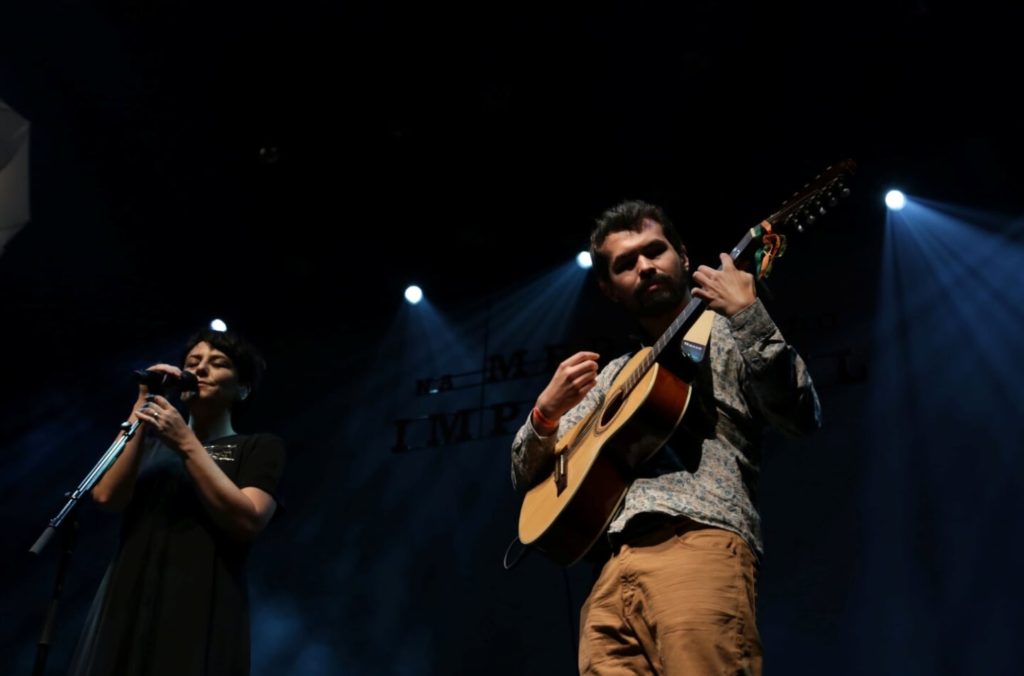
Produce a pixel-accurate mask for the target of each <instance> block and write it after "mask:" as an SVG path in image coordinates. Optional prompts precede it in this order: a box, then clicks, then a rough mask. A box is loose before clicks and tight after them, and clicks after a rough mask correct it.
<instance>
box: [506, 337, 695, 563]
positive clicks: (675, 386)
mask: <svg viewBox="0 0 1024 676" xmlns="http://www.w3.org/2000/svg"><path fill="white" fill-rule="evenodd" d="M650 351H651V350H650V348H644V349H643V350H641V351H639V352H638V353H637V354H635V355H633V357H632V358H631V359H630V360H629V361H628V362H627V363H626V365H625V366H623V368H622V370H621V371H619V373H618V375H617V376H616V378H615V380H614V381H613V382H612V384H611V387H610V388H609V390H608V393H607V394H606V395H605V398H604V402H603V403H602V405H601V406H600V407H598V408H597V409H596V410H595V411H593V412H592V413H591V414H590V415H588V416H586V417H584V418H583V419H582V420H581V421H580V422H579V423H577V424H576V425H575V426H574V427H573V428H572V429H570V430H569V431H568V432H567V433H566V434H565V435H564V436H563V437H562V438H561V439H559V440H558V443H557V444H556V445H555V458H556V462H555V469H554V470H553V471H552V475H551V476H550V477H548V478H546V479H544V480H543V481H541V483H539V484H538V485H536V486H534V487H533V488H532V489H530V491H529V492H528V493H527V494H526V496H525V497H524V499H523V505H522V509H521V510H520V513H519V540H520V541H521V542H522V543H523V544H524V545H533V546H534V547H537V548H538V549H540V550H541V551H543V552H544V553H545V554H547V555H548V556H549V557H550V558H551V559H552V560H553V561H555V562H556V563H559V564H561V565H570V564H573V563H576V562H577V561H579V560H580V559H581V558H583V556H584V555H585V554H586V553H587V552H588V551H590V549H591V547H593V546H594V544H595V543H596V542H597V540H598V538H600V537H601V535H602V534H603V533H604V532H605V530H606V529H607V528H608V524H609V523H611V520H612V517H613V516H614V515H615V511H616V510H617V509H618V507H619V504H620V503H621V502H622V499H623V498H624V497H625V495H626V490H627V489H628V488H629V484H630V482H631V481H632V474H633V470H634V469H635V468H636V467H637V466H639V465H640V464H642V463H643V462H644V461H645V460H647V459H648V458H650V457H651V456H652V455H654V454H655V453H656V452H657V451H658V449H660V448H661V447H662V445H664V443H665V442H666V441H667V440H668V438H669V437H670V436H671V435H672V433H673V432H674V431H675V429H676V427H678V425H679V422H680V421H681V420H682V419H683V416H684V415H685V413H686V408H687V406H688V405H689V403H690V395H691V391H690V386H689V385H687V384H686V383H684V382H683V381H682V380H680V379H679V378H677V377H676V376H675V375H674V374H673V373H671V372H669V371H668V370H666V369H664V368H661V366H660V365H659V364H657V363H655V364H654V365H652V366H649V367H648V366H645V360H646V359H648V358H649V354H650ZM643 368H646V373H644V374H643V375H642V377H640V378H639V380H638V381H637V384H636V385H635V386H634V387H633V388H632V389H631V390H629V389H628V388H627V387H626V384H627V381H628V380H629V379H630V378H631V377H634V376H637V375H638V374H637V371H638V370H640V369H643Z"/></svg>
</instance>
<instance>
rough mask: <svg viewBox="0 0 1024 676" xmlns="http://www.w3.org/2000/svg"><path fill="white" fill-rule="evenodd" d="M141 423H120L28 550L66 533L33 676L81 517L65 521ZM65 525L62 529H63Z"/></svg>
mask: <svg viewBox="0 0 1024 676" xmlns="http://www.w3.org/2000/svg"><path fill="white" fill-rule="evenodd" d="M140 424H141V423H140V422H139V421H138V420H136V421H135V422H131V423H130V422H123V423H121V432H122V434H121V436H120V437H118V439H117V440H116V441H115V442H114V443H113V444H111V446H110V448H108V449H107V451H106V453H104V454H103V456H102V457H101V458H100V459H99V462H97V463H96V465H95V466H94V467H93V468H92V470H91V471H90V472H89V473H88V474H87V475H86V476H85V478H84V479H82V481H81V483H79V484H78V488H76V489H75V490H74V491H72V492H71V493H68V494H67V496H68V501H67V502H66V503H65V504H64V507H63V508H62V509H61V510H60V512H58V513H57V516H55V517H53V518H52V519H50V523H49V525H48V526H47V527H46V529H45V530H44V531H43V533H42V535H40V536H39V539H38V540H36V542H35V544H34V545H32V547H31V548H30V549H29V551H30V552H31V553H33V554H36V555H38V554H39V553H41V552H42V551H43V549H44V548H45V547H46V545H47V544H48V543H49V542H50V540H52V539H53V536H54V535H55V534H56V533H58V532H61V534H62V535H63V536H64V537H63V541H64V548H63V551H62V552H61V557H60V563H59V564H58V565H57V579H56V580H55V582H54V585H53V594H52V596H51V597H50V603H49V606H48V607H47V610H46V619H45V620H44V621H43V630H42V632H41V634H40V637H39V643H38V645H37V646H36V660H35V665H34V666H33V668H32V674H33V676H42V674H43V671H44V669H45V668H46V658H47V655H48V654H49V651H50V639H51V637H52V636H53V628H54V626H55V625H56V620H57V605H58V602H59V601H60V595H61V592H62V591H63V589H64V578H65V575H66V573H67V568H68V563H69V561H70V560H71V553H72V552H73V551H74V548H75V540H76V536H77V533H78V519H77V518H72V519H71V520H70V521H69V522H68V523H69V525H65V521H66V520H67V518H68V516H72V515H73V514H74V510H75V508H76V507H77V506H78V503H79V500H81V499H82V496H84V495H85V494H86V493H88V492H89V491H91V490H92V488H93V486H95V485H96V483H97V482H98V481H99V480H100V479H101V478H102V477H103V475H104V474H106V472H107V470H109V469H110V467H111V466H112V465H113V464H114V462H116V461H117V459H118V457H120V455H121V452H122V451H124V447H125V445H126V444H127V443H128V442H129V441H131V439H132V437H134V436H135V433H136V431H138V429H139V425H140ZM62 527H63V530H62Z"/></svg>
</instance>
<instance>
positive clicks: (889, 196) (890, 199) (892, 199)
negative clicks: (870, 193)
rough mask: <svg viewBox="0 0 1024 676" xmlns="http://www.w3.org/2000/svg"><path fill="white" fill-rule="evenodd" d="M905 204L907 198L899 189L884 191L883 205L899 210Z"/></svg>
mask: <svg viewBox="0 0 1024 676" xmlns="http://www.w3.org/2000/svg"><path fill="white" fill-rule="evenodd" d="M906 204H907V198H906V197H905V196H904V195H903V193H901V192H900V191H899V190H890V191H889V192H887V193H885V206H887V207H889V208H890V209H892V210H893V211H899V210H900V209H902V208H903V207H904V206H906Z"/></svg>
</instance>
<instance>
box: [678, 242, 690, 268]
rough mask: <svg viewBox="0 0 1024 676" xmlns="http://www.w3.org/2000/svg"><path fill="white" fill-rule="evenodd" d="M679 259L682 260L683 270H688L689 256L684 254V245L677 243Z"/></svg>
mask: <svg viewBox="0 0 1024 676" xmlns="http://www.w3.org/2000/svg"><path fill="white" fill-rule="evenodd" d="M678 253H679V259H680V260H681V261H682V262H683V272H689V271H690V258H689V256H687V255H686V246H685V245H683V244H680V245H679V249H678Z"/></svg>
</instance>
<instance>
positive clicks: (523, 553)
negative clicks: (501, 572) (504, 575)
mask: <svg viewBox="0 0 1024 676" xmlns="http://www.w3.org/2000/svg"><path fill="white" fill-rule="evenodd" d="M517 542H519V536H518V535H517V536H516V537H514V538H512V542H510V543H508V547H506V548H505V556H504V557H502V562H501V563H502V565H503V566H504V567H505V570H512V569H513V568H515V567H516V565H518V564H519V562H520V561H522V560H523V557H524V556H526V554H527V552H529V551H530V549H531V547H529V546H527V545H523V549H522V551H520V552H519V555H518V556H516V558H514V559H513V560H512V561H511V562H510V561H509V560H508V554H509V552H510V551H512V547H514V546H515V544H516V543H517ZM519 544H523V543H522V542H519Z"/></svg>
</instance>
